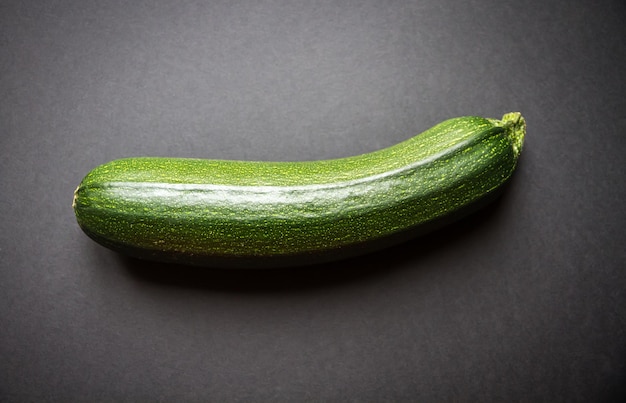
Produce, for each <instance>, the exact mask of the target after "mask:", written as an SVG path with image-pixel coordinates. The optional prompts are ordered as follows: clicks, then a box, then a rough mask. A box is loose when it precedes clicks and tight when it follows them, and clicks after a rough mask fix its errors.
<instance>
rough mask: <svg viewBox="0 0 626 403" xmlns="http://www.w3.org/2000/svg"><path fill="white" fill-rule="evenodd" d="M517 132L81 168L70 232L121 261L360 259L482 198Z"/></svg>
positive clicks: (493, 124) (490, 128) (466, 125)
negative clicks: (352, 152)
mask: <svg viewBox="0 0 626 403" xmlns="http://www.w3.org/2000/svg"><path fill="white" fill-rule="evenodd" d="M525 130H526V126H525V122H524V119H523V118H522V116H521V115H520V114H519V113H517V112H514V113H509V114H506V115H504V117H503V118H502V120H496V119H487V118H481V117H460V118H454V119H450V120H447V121H444V122H442V123H440V124H438V125H436V126H434V127H433V128H431V129H429V130H426V131H425V132H423V133H421V134H419V135H417V136H415V137H413V138H410V139H408V140H406V141H404V142H402V143H399V144H396V145H394V146H391V147H389V148H385V149H383V150H379V151H375V152H372V153H368V154H363V155H359V156H352V157H347V158H339V159H333V160H323V161H303V162H259V161H229V160H202V159H183V158H156V157H138V158H126V159H120V160H115V161H111V162H109V163H106V164H104V165H101V166H99V167H97V168H95V169H94V170H92V171H91V172H90V173H89V174H88V175H87V176H86V177H85V178H84V179H83V181H82V182H81V184H80V185H79V187H78V188H77V189H76V192H75V194H74V202H73V207H74V211H75V214H76V218H77V221H78V224H79V225H80V227H81V228H82V229H83V231H84V232H85V233H86V234H87V235H89V236H90V237H91V238H93V239H94V240H95V241H97V242H98V243H100V244H102V245H104V246H106V247H109V248H111V249H113V250H116V251H119V252H123V253H126V254H129V255H132V256H136V257H140V258H146V259H152V260H160V261H170V262H180V263H186V264H198V265H205V266H228V267H247V266H284V265H299V264H309V263H317V262H323V261H327V260H333V259H338V258H343V257H348V256H352V255H356V254H361V253H366V252H369V251H372V250H375V249H378V248H380V247H383V246H387V245H388V244H390V243H394V242H395V240H396V239H404V238H405V237H404V236H403V235H402V234H413V233H419V232H421V231H420V230H421V229H427V228H429V226H430V224H432V223H433V222H437V221H438V220H440V219H442V218H443V219H445V218H447V217H454V215H455V213H457V212H459V211H464V210H465V208H466V207H468V206H472V205H474V204H476V203H477V202H479V201H481V200H483V199H488V198H489V197H490V196H491V195H493V194H494V192H496V191H497V190H498V189H499V188H500V187H501V186H502V185H503V184H504V183H505V182H506V181H507V180H508V179H509V177H510V176H511V175H512V173H513V171H514V169H515V167H516V164H517V161H518V157H519V154H520V152H521V148H522V144H523V140H524V135H525Z"/></svg>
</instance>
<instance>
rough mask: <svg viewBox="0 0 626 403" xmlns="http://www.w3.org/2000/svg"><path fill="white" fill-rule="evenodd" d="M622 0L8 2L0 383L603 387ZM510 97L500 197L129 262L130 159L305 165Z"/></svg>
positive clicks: (62, 394) (625, 51)
mask: <svg viewBox="0 0 626 403" xmlns="http://www.w3.org/2000/svg"><path fill="white" fill-rule="evenodd" d="M625 19H626V7H625V5H624V2H623V1H594V2H592V1H567V2H566V1H519V0H518V1H496V0H491V1H489V0H484V1H481V0H473V1H452V0H432V1H431V0H422V1H412V2H407V1H304V0H302V1H279V0H264V1H250V2H240V1H230V0H229V1H214V2H201V1H175V2H174V1H171V2H169V1H165V0H161V1H106V2H102V1H87V0H80V1H52V0H50V1H45V2H42V1H19V2H17V1H3V2H1V3H0V94H1V95H2V97H1V99H0V136H1V137H0V150H1V152H2V154H1V155H2V158H1V160H0V189H1V190H0V223H2V231H1V234H0V259H1V262H0V264H1V271H0V276H1V277H0V291H1V294H0V319H1V322H0V325H1V328H0V400H3V401H5V400H6V401H26V400H33V401H45V400H51V401H94V400H118V401H121V400H126V399H127V400H134V401H137V400H164V401H173V400H180V401H207V400H208V401H274V400H275V401H303V400H314V401H316V400H319V401H386V400H388V401H397V400H419V401H449V400H458V401H509V400H521V401H604V400H611V399H615V400H617V399H618V398H619V396H622V397H624V389H623V388H620V386H619V383H620V382H621V381H624V380H625V376H624V374H625V363H626V326H625V325H626V274H625V268H626V267H625V266H626V253H625V252H624V249H625V248H624V245H625V244H626V236H625V233H626V231H625V229H624V228H625V225H626V219H625V213H624V200H625V197H626V186H625V184H624V180H625V179H624V178H625V176H624V173H625V172H624V170H625V166H626V164H625V163H624V155H625V152H626V102H625V95H624V94H625V90H626V86H625V80H624V75H625V72H626V67H625V66H626V33H625V31H626V30H625V29H624V25H625V24H624V21H625ZM513 110H519V111H521V112H522V113H523V114H524V116H525V117H526V119H527V122H528V136H527V141H526V144H525V148H524V152H523V156H522V159H521V161H520V165H519V169H518V171H517V174H516V175H515V177H514V180H513V182H512V183H511V186H510V187H509V188H508V189H507V192H506V193H505V194H504V196H503V197H502V198H501V199H500V200H499V201H497V202H496V203H494V204H493V205H492V206H490V207H489V208H487V209H486V210H484V211H482V212H480V213H479V214H476V215H474V216H472V217H470V218H469V219H466V220H464V221H461V222H460V223H458V224H456V225H453V226H451V227H449V228H446V229H445V230H442V231H439V232H437V233H434V234H432V235H430V236H427V237H424V238H420V239H415V240H413V241H410V242H408V243H406V244H403V245H401V246H398V247H395V248H392V249H388V250H386V251H382V252H380V253H376V254H373V255H370V256H366V257H363V258H358V259H354V260H350V261H344V262H339V263H334V264H329V265H325V266H320V267H313V268H307V269H297V270H294V269H291V270H268V271H255V272H249V271H236V272H233V271H213V270H198V269H188V268H184V267H177V266H166V265H158V264H151V263H141V262H138V261H134V260H130V259H125V258H122V257H120V256H118V255H116V254H114V253H112V252H109V251H108V250H106V249H104V248H102V247H100V246H98V245H96V244H95V243H93V242H92V241H91V240H89V239H88V238H87V237H86V236H85V235H84V234H83V233H82V232H81V231H80V229H79V228H78V226H77V225H76V223H75V220H74V216H73V213H72V209H71V207H70V205H71V200H72V192H73V190H74V188H75V187H76V186H77V185H78V183H79V182H80V180H81V179H82V177H83V176H84V175H85V174H86V173H87V172H88V171H89V170H90V169H92V168H93V167H95V166H96V165H98V164H100V163H104V162H107V161H109V160H112V159H115V158H120V157H126V156H137V155H160V156H179V157H203V158H225V159H256V160H309V159H325V158H333V157H341V156H347V155H354V154H359V153H363V152H368V151H372V150H376V149H379V148H382V147H386V146H389V145H392V144H395V143H397V142H399V141H401V140H404V139H406V138H408V137H411V136H413V135H414V134H416V133H419V132H421V131H422V130H424V129H426V128H428V127H430V126H432V125H434V124H435V123H437V122H439V121H441V120H444V119H447V118H450V117H455V116H460V115H483V116H488V117H500V116H501V115H502V114H504V113H506V112H509V111H513Z"/></svg>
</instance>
